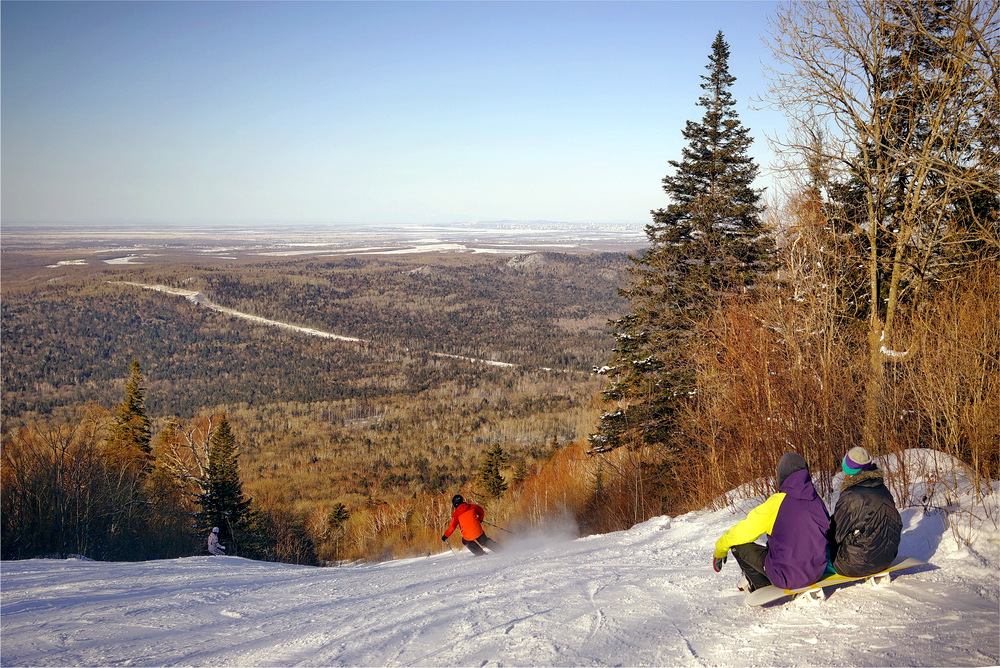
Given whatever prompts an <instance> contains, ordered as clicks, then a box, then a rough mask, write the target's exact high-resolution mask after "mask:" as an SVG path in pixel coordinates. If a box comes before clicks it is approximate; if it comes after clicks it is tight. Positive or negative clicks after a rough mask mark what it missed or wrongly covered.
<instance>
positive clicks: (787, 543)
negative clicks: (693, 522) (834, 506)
mask: <svg viewBox="0 0 1000 668" xmlns="http://www.w3.org/2000/svg"><path fill="white" fill-rule="evenodd" d="M777 482H778V491H777V493H775V494H772V495H771V496H769V497H768V498H767V500H765V501H764V503H762V504H760V505H759V506H757V507H756V508H754V509H753V510H751V511H750V512H749V513H748V514H747V517H746V519H743V520H741V521H739V522H738V523H736V525H735V526H733V527H732V528H731V529H729V531H727V532H726V533H724V534H722V537H721V538H719V540H718V541H716V543H715V555H714V559H713V562H712V566H713V568H715V571H716V572H719V571H720V570H722V564H724V563H726V555H727V553H728V552H729V550H730V549H732V551H733V556H734V557H736V562H737V563H738V564H739V565H740V568H741V569H743V575H744V577H745V578H746V582H745V583H741V584H740V589H748V590H749V591H753V590H755V589H760V588H761V587H766V586H767V585H770V584H774V585H775V586H777V587H782V588H784V589H794V588H796V587H805V586H806V585H810V584H812V583H813V582H816V581H817V580H819V579H820V578H821V577H823V573H824V572H825V571H826V567H827V559H828V555H829V546H828V544H827V530H829V528H830V516H829V515H828V514H827V512H826V506H825V505H823V500H822V499H821V498H819V495H818V494H816V488H815V487H813V483H812V478H811V477H810V476H809V467H808V465H807V464H806V460H805V459H803V458H802V456H801V455H799V454H797V453H794V452H789V453H786V454H785V455H783V456H782V457H781V459H780V460H779V461H778V470H777ZM764 534H767V536H768V539H767V546H763V545H758V544H757V543H755V542H754V541H756V540H757V539H758V538H759V537H760V536H762V535H764Z"/></svg>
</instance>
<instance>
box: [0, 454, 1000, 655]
mask: <svg viewBox="0 0 1000 668" xmlns="http://www.w3.org/2000/svg"><path fill="white" fill-rule="evenodd" d="M911 452H915V453H918V455H919V453H926V452H929V451H911ZM917 498H919V497H917ZM998 499H1000V483H994V484H993V486H992V493H991V494H990V495H989V496H987V498H986V502H987V505H986V507H987V508H991V509H992V512H993V515H992V516H993V518H996V517H997V515H996V509H997V503H998ZM759 500H761V499H755V500H754V501H759ZM967 502H968V495H966V497H965V501H963V504H964V505H963V508H964V509H965V510H967V509H968V508H969V507H971V506H970V505H969V504H968V503H967ZM741 505H745V504H741ZM902 515H903V520H904V525H905V530H904V533H903V542H902V547H901V553H903V554H907V555H911V556H915V557H918V558H920V559H924V560H927V561H929V562H931V564H932V565H931V566H927V567H921V568H918V569H913V570H909V571H903V572H902V573H899V574H895V575H894V577H893V583H892V584H891V585H890V586H886V587H881V588H878V589H875V588H872V587H871V586H870V585H868V584H866V583H858V584H853V585H845V586H841V587H838V588H834V589H832V590H828V591H829V592H830V596H829V598H828V599H827V600H826V601H824V602H822V603H819V604H814V603H809V602H807V601H805V600H794V601H790V602H786V603H783V604H776V605H770V606H766V607H763V608H753V607H748V606H746V605H745V604H744V602H743V595H742V594H741V593H740V592H738V591H737V590H736V581H737V579H738V575H739V570H738V567H737V566H736V565H735V563H734V560H732V559H730V560H729V562H728V563H727V564H726V566H725V567H724V568H723V571H722V573H718V574H717V573H715V572H714V571H713V570H712V568H711V556H712V549H713V546H714V542H715V540H716V538H717V537H718V536H719V535H720V534H721V533H722V532H723V531H725V530H726V529H727V528H728V527H729V526H730V525H732V524H733V523H734V522H735V521H737V520H738V519H741V518H742V517H743V513H742V511H741V512H740V513H739V514H734V513H733V512H732V511H730V510H728V509H724V510H719V511H700V512H695V513H689V514H687V515H683V516H679V517H675V518H670V517H658V518H654V519H652V520H649V521H647V522H644V523H642V524H639V525H637V526H635V527H633V528H632V529H629V530H628V531H620V532H616V533H611V534H606V535H600V536H590V537H587V538H580V539H575V540H573V539H570V538H569V537H559V536H554V535H549V536H527V535H525V536H519V537H517V538H514V539H512V540H510V541H507V544H506V549H505V550H504V551H503V552H502V553H498V554H492V555H490V556H487V557H484V558H479V559H474V558H472V557H471V555H470V554H469V553H468V552H462V553H461V554H460V556H458V557H457V558H456V557H455V556H454V555H453V553H451V552H450V551H448V552H444V553H441V554H437V555H433V556H429V557H421V558H412V559H403V560H398V561H389V562H383V563H379V564H357V565H350V566H342V567H338V568H313V567H305V566H292V565H287V564H274V563H263V562H255V561H249V560H246V559H241V558H238V557H208V556H204V557H188V558H183V559H172V560H161V561H150V562H141V563H101V562H93V561H87V560H81V559H69V560H64V561H60V560H27V561H18V562H10V561H8V562H3V563H2V564H0V577H2V581H0V582H2V588H0V591H2V606H0V622H2V623H0V626H2V645H0V663H2V664H3V665H4V666H20V665H30V666H46V665H51V666H65V665H78V666H125V665H131V666H161V665H162V666H209V665H212V666H214V665H227V666H228V665H233V666H477V667H478V666H525V665H533V666H577V665H579V666H604V665H624V666H715V665H726V666H793V665H794V666H801V665H823V666H857V665H865V666H982V665H996V664H997V663H1000V602H998V600H1000V597H998V572H1000V571H998V568H1000V541H998V536H997V528H996V525H995V524H994V523H993V521H992V520H986V521H985V522H982V523H981V524H977V525H976V526H975V527H974V528H972V529H970V530H969V531H970V533H968V534H967V535H968V536H969V537H970V538H971V540H970V542H971V547H969V546H966V545H964V544H963V543H962V542H961V541H958V540H956V538H955V534H954V532H953V531H952V530H951V529H949V528H946V526H945V524H944V522H943V521H942V516H941V515H935V514H925V513H924V511H923V509H913V508H907V509H904V510H903V512H902ZM953 517H957V518H958V519H962V516H953Z"/></svg>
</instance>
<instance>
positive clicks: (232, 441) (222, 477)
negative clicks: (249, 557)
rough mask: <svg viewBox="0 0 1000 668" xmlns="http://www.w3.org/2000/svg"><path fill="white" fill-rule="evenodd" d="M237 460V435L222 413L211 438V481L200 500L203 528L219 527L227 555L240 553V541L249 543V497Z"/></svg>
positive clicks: (209, 456)
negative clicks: (244, 489) (227, 543)
mask: <svg viewBox="0 0 1000 668" xmlns="http://www.w3.org/2000/svg"><path fill="white" fill-rule="evenodd" d="M238 460H239V452H238V451H237V448H236V438H235V437H234V436H233V432H232V430H231V429H230V427H229V420H228V419H227V418H226V415H225V414H223V415H222V417H221V418H220V420H219V424H218V426H217V427H216V428H215V430H214V431H213V432H212V437H211V439H210V440H209V446H208V481H207V487H206V489H205V492H204V493H203V494H201V495H200V497H199V503H200V504H201V507H202V513H201V516H200V520H201V521H200V523H201V526H202V528H203V529H207V530H211V528H212V527H219V533H220V534H221V536H220V539H221V540H222V541H223V543H225V542H226V541H227V540H228V541H229V542H230V544H229V545H227V547H229V550H228V552H227V554H234V553H236V552H238V551H239V545H240V543H243V542H246V540H247V538H248V535H247V533H248V530H249V523H250V520H251V513H250V500H249V499H247V498H246V497H244V495H243V484H242V483H241V482H240V470H239V462H238Z"/></svg>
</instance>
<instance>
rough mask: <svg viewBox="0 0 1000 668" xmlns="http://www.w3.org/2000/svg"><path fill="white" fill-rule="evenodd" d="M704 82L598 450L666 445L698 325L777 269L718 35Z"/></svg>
mask: <svg viewBox="0 0 1000 668" xmlns="http://www.w3.org/2000/svg"><path fill="white" fill-rule="evenodd" d="M706 69H707V70H708V73H707V74H705V75H702V77H701V78H702V80H703V82H702V84H701V88H702V90H704V91H705V92H704V94H703V95H702V96H701V97H700V98H699V99H698V106H700V107H702V108H703V109H704V115H703V117H702V119H701V121H700V122H695V121H688V122H687V125H686V127H685V128H684V130H683V135H684V138H685V139H686V140H687V145H686V146H685V147H684V148H683V149H682V153H681V157H682V159H681V160H671V161H670V162H669V164H670V166H671V167H673V168H674V172H673V173H672V174H669V175H667V176H665V177H664V178H663V190H664V191H665V192H666V193H667V195H668V196H669V198H670V204H669V205H668V206H667V207H666V208H663V209H658V210H655V211H651V212H650V213H651V214H652V217H653V221H652V223H650V224H649V225H647V226H646V237H647V238H648V240H649V244H650V246H649V248H648V249H647V250H646V251H645V253H643V254H642V255H640V256H638V257H633V258H632V261H633V266H632V267H631V268H630V271H631V274H632V275H631V278H630V280H629V283H628V285H627V286H626V287H625V288H623V289H622V290H621V294H622V295H623V296H625V297H626V298H628V300H629V302H630V306H631V312H630V313H629V314H627V315H626V316H624V317H623V318H620V319H619V320H617V321H614V322H612V323H611V324H612V327H613V330H614V335H615V340H616V345H615V350H614V353H613V356H612V360H611V363H610V364H609V365H608V366H606V367H604V369H602V370H601V371H602V372H603V373H605V374H607V375H609V376H610V377H611V383H610V384H609V386H608V388H607V390H606V391H605V392H604V396H605V398H606V399H608V400H610V401H613V402H615V404H616V408H615V410H613V411H608V412H606V413H605V414H604V415H603V416H602V417H601V423H600V427H599V431H598V433H596V434H594V435H593V436H591V438H590V440H591V444H592V445H593V446H594V449H595V450H597V451H604V450H610V449H613V448H615V447H618V446H620V445H623V444H626V443H629V444H635V445H640V444H643V443H659V442H664V441H665V440H666V437H667V434H668V433H669V431H670V429H671V426H672V421H673V415H674V413H675V407H676V405H677V400H678V398H680V397H684V396H687V394H688V393H689V392H691V391H692V390H693V378H692V376H691V372H690V368H689V362H688V360H689V359H690V355H689V354H688V353H687V349H688V347H689V346H691V345H693V339H692V335H693V330H694V324H695V323H696V322H697V321H698V319H699V318H701V317H703V316H704V315H705V314H706V313H707V312H709V310H710V309H712V308H715V307H717V306H718V305H719V304H721V303H722V302H723V301H724V300H726V299H728V298H731V297H733V296H735V295H739V294H744V293H746V292H747V291H748V290H749V289H750V288H752V287H753V286H754V285H755V284H756V283H757V282H758V281H759V280H760V278H761V276H762V275H763V274H766V273H768V272H770V271H771V270H772V269H773V267H774V264H773V262H774V260H773V257H774V240H773V238H772V236H771V235H770V234H769V233H768V232H767V230H766V229H765V228H764V226H763V225H762V223H761V219H760V214H761V212H762V210H763V206H762V205H761V201H760V199H761V191H760V190H756V189H754V188H753V181H754V179H755V178H756V176H757V171H758V167H757V165H756V163H755V162H754V160H753V158H752V157H750V155H749V154H748V151H749V148H750V145H751V144H752V142H753V138H752V137H750V135H749V129H748V128H746V127H744V126H743V124H742V123H741V122H740V120H739V115H738V114H737V112H736V108H735V107H736V101H735V99H734V98H733V96H732V93H731V92H730V89H731V88H732V85H733V83H734V82H735V81H736V78H735V77H734V76H732V74H730V72H729V45H728V44H727V43H726V41H725V39H724V37H723V34H722V32H721V31H720V32H719V33H718V34H717V36H716V38H715V41H714V42H713V43H712V53H711V55H710V56H709V63H708V65H707V66H706Z"/></svg>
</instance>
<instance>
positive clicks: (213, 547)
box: [208, 527, 226, 556]
mask: <svg viewBox="0 0 1000 668" xmlns="http://www.w3.org/2000/svg"><path fill="white" fill-rule="evenodd" d="M208 551H209V553H210V554H214V555H217V556H223V555H225V554H226V546H225V545H219V527H212V533H210V534H208Z"/></svg>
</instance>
